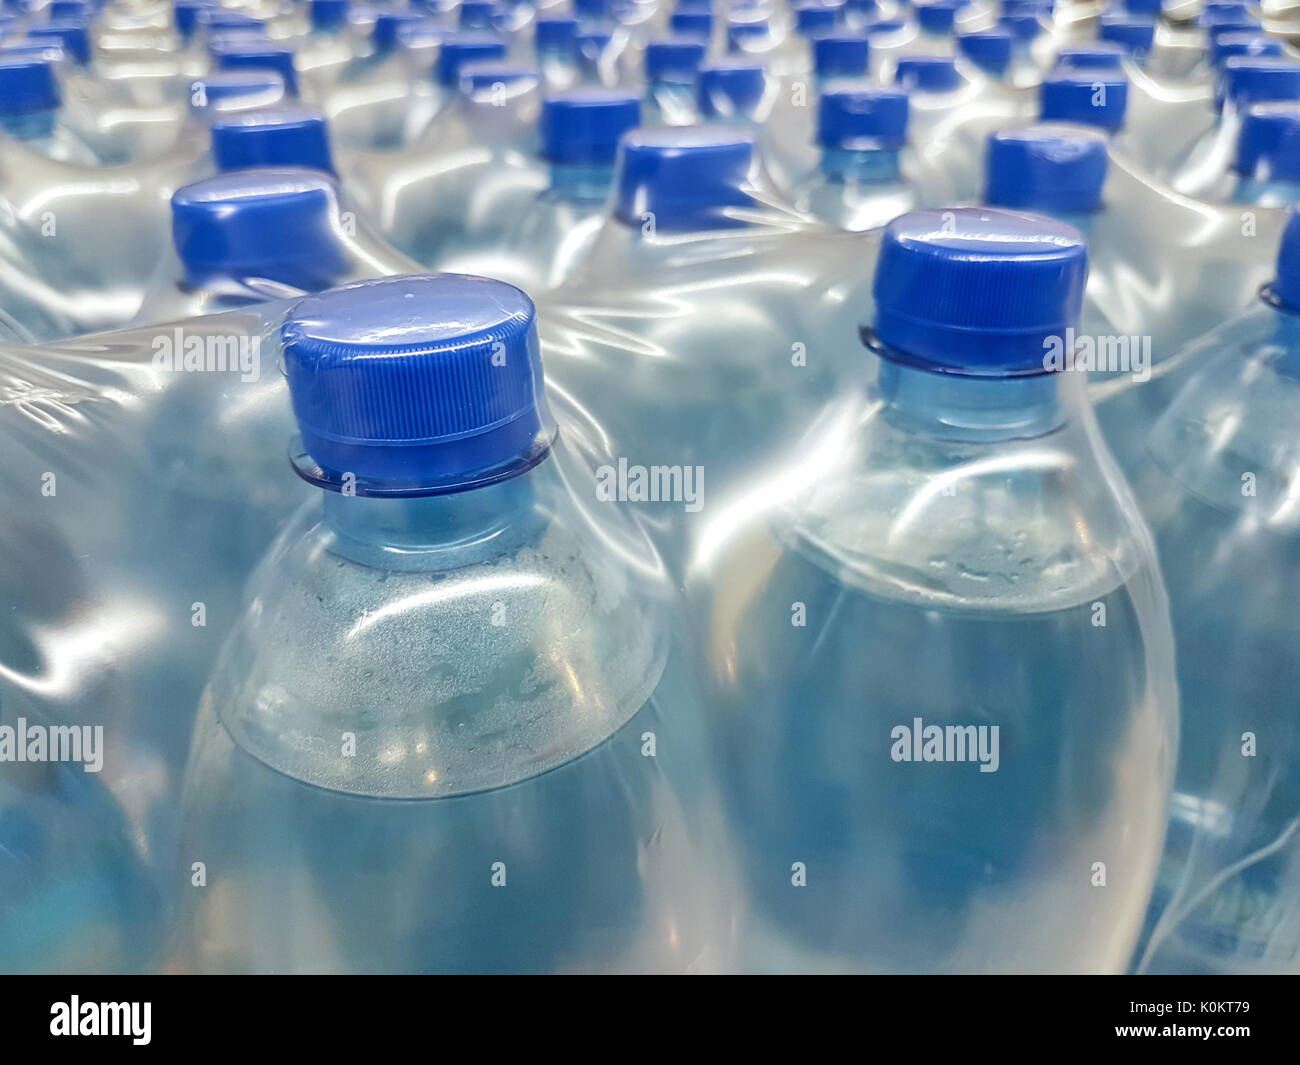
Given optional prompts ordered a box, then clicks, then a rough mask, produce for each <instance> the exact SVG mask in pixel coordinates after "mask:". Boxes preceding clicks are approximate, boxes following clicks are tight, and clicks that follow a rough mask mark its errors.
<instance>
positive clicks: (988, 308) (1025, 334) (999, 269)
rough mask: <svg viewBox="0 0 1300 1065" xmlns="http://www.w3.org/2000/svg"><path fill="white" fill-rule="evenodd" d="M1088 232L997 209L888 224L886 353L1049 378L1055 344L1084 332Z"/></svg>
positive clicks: (956, 367) (883, 310)
mask: <svg viewBox="0 0 1300 1065" xmlns="http://www.w3.org/2000/svg"><path fill="white" fill-rule="evenodd" d="M1087 276H1088V250H1087V244H1086V242H1085V241H1084V239H1083V235H1082V234H1081V233H1079V232H1078V230H1076V229H1074V228H1072V227H1071V226H1067V225H1065V224H1064V223H1062V222H1056V221H1053V220H1051V219H1048V218H1043V217H1040V216H1038V215H1031V214H1019V213H1015V212H1011V211H999V210H996V209H993V208H977V207H959V208H953V209H951V210H947V211H917V212H915V213H913V214H905V215H902V216H901V217H899V218H896V219H894V221H892V222H890V223H889V225H888V226H886V227H885V232H884V236H883V238H882V239H881V244H880V256H879V259H878V260H877V264H876V276H875V285H874V292H875V301H876V323H875V333H876V336H877V337H878V338H879V340H880V342H881V343H882V344H883V345H884V347H885V351H884V354H885V355H886V356H887V357H889V358H893V359H896V360H898V361H902V362H908V363H912V364H914V365H918V366H921V367H923V368H925V369H930V370H935V371H938V372H941V373H960V374H972V375H988V376H999V377H1001V376H1013V375H1021V374H1036V373H1042V372H1044V369H1043V356H1044V352H1045V351H1046V350H1047V349H1046V346H1045V342H1046V341H1047V340H1048V338H1050V337H1063V336H1064V335H1065V331H1066V329H1068V328H1070V327H1072V326H1076V325H1077V324H1078V322H1079V312H1080V310H1081V308H1082V306H1083V288H1084V283H1085V281H1086V280H1087Z"/></svg>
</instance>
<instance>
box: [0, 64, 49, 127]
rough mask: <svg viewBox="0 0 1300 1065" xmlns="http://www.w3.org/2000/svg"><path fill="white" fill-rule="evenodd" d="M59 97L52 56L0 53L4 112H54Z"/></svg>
mask: <svg viewBox="0 0 1300 1065" xmlns="http://www.w3.org/2000/svg"><path fill="white" fill-rule="evenodd" d="M59 99H60V96H59V82H58V79H57V78H56V77H55V76H54V64H53V62H51V61H50V60H49V59H41V58H39V57H37V56H21V55H0V114H5V115H18V114H28V113H30V112H32V111H52V110H53V109H54V108H56V107H58V106H59Z"/></svg>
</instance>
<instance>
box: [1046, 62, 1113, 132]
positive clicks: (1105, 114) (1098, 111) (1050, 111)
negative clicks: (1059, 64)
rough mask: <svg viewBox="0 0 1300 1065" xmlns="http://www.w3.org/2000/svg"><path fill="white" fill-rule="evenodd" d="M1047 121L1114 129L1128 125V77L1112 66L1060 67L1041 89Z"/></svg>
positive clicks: (1047, 78)
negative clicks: (1104, 68) (1088, 67)
mask: <svg viewBox="0 0 1300 1065" xmlns="http://www.w3.org/2000/svg"><path fill="white" fill-rule="evenodd" d="M1038 100H1039V105H1040V106H1039V117H1040V118H1042V120H1043V121H1044V122H1078V123H1080V124H1081V125H1085V126H1096V127H1098V128H1099V129H1104V130H1109V131H1110V132H1112V133H1114V132H1116V131H1117V130H1120V129H1123V128H1124V113H1125V111H1126V110H1127V109H1128V79H1127V78H1125V77H1124V75H1123V74H1115V73H1113V72H1111V71H1108V70H1069V71H1057V72H1056V73H1054V74H1051V75H1049V76H1048V77H1046V78H1044V79H1043V83H1042V86H1041V87H1040V89H1039V96H1038Z"/></svg>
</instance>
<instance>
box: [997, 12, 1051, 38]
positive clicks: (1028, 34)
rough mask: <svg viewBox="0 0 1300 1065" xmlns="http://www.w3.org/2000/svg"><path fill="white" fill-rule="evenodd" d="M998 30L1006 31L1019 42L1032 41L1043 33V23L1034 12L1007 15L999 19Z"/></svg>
mask: <svg viewBox="0 0 1300 1065" xmlns="http://www.w3.org/2000/svg"><path fill="white" fill-rule="evenodd" d="M998 28H999V29H1003V30H1006V31H1007V33H1009V34H1011V36H1012V37H1014V38H1015V39H1016V40H1017V41H1032V40H1033V39H1034V38H1035V37H1037V36H1038V35H1039V34H1040V33H1042V32H1043V22H1042V19H1040V18H1039V16H1038V15H1037V14H1035V13H1033V12H1025V13H1020V14H1014V15H1012V14H1006V15H1003V16H1002V17H1001V18H1000V19H998Z"/></svg>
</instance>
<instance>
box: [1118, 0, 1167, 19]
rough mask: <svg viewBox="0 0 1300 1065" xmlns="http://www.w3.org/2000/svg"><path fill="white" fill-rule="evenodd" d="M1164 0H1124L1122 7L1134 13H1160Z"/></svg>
mask: <svg viewBox="0 0 1300 1065" xmlns="http://www.w3.org/2000/svg"><path fill="white" fill-rule="evenodd" d="M1163 3H1164V0H1124V8H1125V10H1126V11H1129V12H1130V13H1131V14H1134V15H1152V16H1156V15H1159V14H1160V8H1161V7H1162V6H1163Z"/></svg>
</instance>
